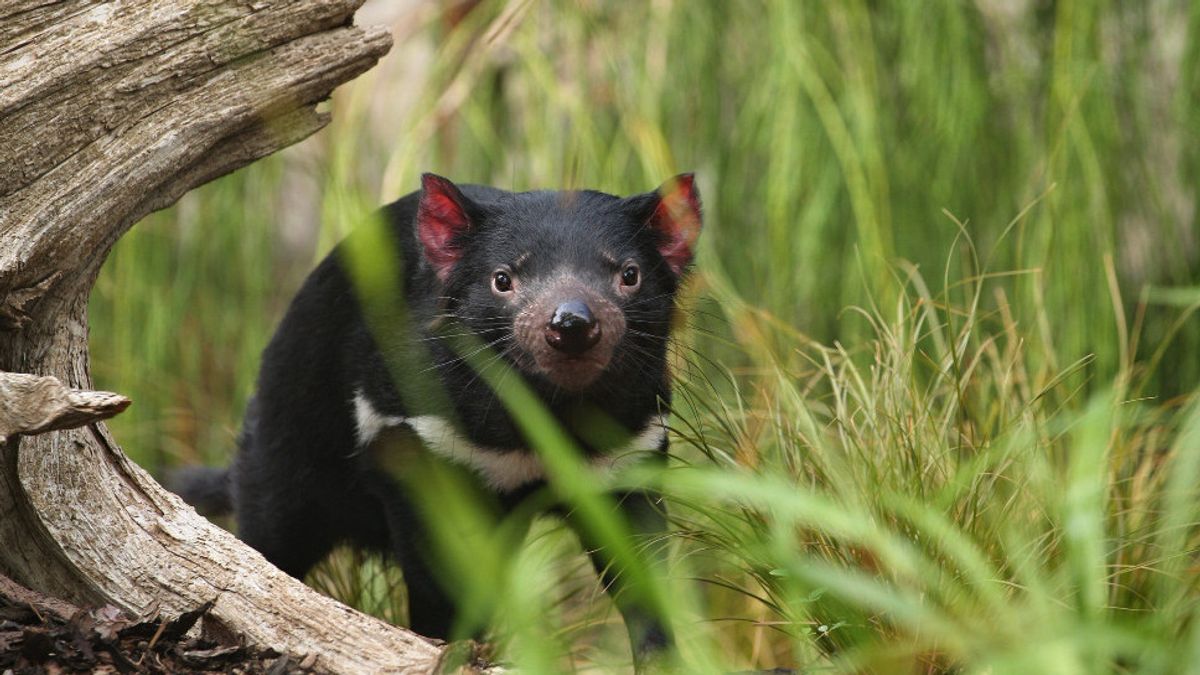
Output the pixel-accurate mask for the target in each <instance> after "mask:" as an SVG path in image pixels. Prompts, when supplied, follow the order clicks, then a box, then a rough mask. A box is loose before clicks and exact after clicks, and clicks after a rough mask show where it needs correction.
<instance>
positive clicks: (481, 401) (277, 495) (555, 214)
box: [181, 177, 699, 653]
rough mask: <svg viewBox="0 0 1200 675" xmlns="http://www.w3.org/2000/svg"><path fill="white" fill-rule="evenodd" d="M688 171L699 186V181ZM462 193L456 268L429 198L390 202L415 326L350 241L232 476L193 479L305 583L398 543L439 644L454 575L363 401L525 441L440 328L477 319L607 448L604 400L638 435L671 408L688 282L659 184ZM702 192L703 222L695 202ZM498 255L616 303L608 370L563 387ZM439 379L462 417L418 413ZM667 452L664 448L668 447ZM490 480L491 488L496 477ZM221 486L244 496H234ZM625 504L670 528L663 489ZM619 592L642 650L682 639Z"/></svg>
mask: <svg viewBox="0 0 1200 675" xmlns="http://www.w3.org/2000/svg"><path fill="white" fill-rule="evenodd" d="M685 178H686V180H687V187H688V188H689V189H691V180H690V177H685ZM429 185H430V184H429V183H427V184H426V190H425V192H426V193H428V192H429V190H430V187H429ZM664 189H667V188H665V187H664ZM461 191H462V192H461V195H462V196H463V197H464V198H465V200H464V201H463V203H462V204H461V206H462V210H463V212H464V213H465V214H466V216H467V217H468V218H469V221H470V227H469V228H468V229H467V230H465V231H463V232H462V233H460V234H459V235H457V236H456V237H455V238H454V247H455V248H454V251H455V252H456V254H457V255H459V256H460V257H459V258H458V259H457V262H455V263H454V265H453V268H452V269H451V270H450V271H449V273H448V275H447V276H446V277H445V278H444V279H443V278H439V276H438V274H437V269H435V265H433V264H431V262H430V260H429V256H428V255H427V253H428V251H427V249H423V248H422V243H421V240H420V238H419V237H418V236H417V228H418V222H417V221H418V210H419V205H420V204H421V203H422V202H421V199H422V193H421V192H417V193H413V194H410V195H408V196H406V197H404V198H402V199H401V200H399V201H397V202H395V203H393V204H391V205H389V206H387V207H385V208H384V209H383V211H382V215H383V217H384V219H385V221H386V223H387V231H388V232H389V235H390V239H391V240H392V242H393V243H394V245H395V246H396V247H397V250H398V251H399V256H398V257H399V258H400V260H401V261H402V265H401V267H402V272H401V273H400V274H398V275H397V278H396V279H395V280H394V281H396V282H397V286H398V287H401V288H403V293H404V298H403V305H402V306H403V307H404V308H405V309H406V311H407V317H408V323H405V324H403V325H402V326H400V327H399V328H398V329H397V328H396V326H395V325H394V324H387V323H386V322H382V323H381V322H380V321H376V320H373V319H374V317H373V316H372V315H371V311H375V310H374V309H373V308H376V307H379V306H381V305H382V306H383V307H384V308H385V311H384V313H385V314H386V313H387V311H386V308H387V307H388V306H389V305H395V306H396V307H400V306H401V305H400V304H399V303H396V302H395V299H386V298H385V299H381V298H378V297H365V296H363V295H362V293H360V292H356V289H355V287H354V285H353V284H352V282H351V274H350V273H349V270H350V266H349V262H348V260H347V255H346V252H347V251H348V250H349V246H350V245H348V244H346V243H343V244H342V245H341V246H339V248H338V249H337V250H335V251H334V253H333V254H331V255H330V256H329V257H327V258H326V259H325V260H324V261H323V262H322V263H321V264H320V265H319V266H318V267H317V268H316V270H314V271H313V272H312V274H311V275H310V276H309V277H308V279H307V280H306V281H305V283H304V285H303V287H302V288H301V289H300V291H299V293H298V294H297V295H296V297H295V299H294V300H293V301H292V304H291V306H290V308H289V309H288V311H287V314H286V315H285V316H284V318H283V321H282V323H281V324H280V326H279V328H278V330H277V332H276V333H275V335H274V337H273V338H272V340H271V342H270V344H269V345H268V347H267V348H266V351H265V352H264V353H263V359H262V370H261V372H260V374H259V379H258V389H257V394H256V396H255V399H254V401H253V402H252V403H251V406H250V409H249V410H248V411H247V415H246V419H245V424H244V429H243V434H242V439H241V449H240V452H239V454H238V455H237V458H236V459H235V461H234V463H233V465H232V467H230V469H229V472H230V473H229V474H228V476H226V475H224V474H221V473H217V472H213V471H208V472H204V473H193V474H191V475H190V479H189V478H186V477H185V480H184V481H183V483H184V485H183V486H182V487H181V494H183V495H184V496H185V498H187V499H189V500H196V501H197V503H200V502H204V503H205V504H206V505H207V506H209V507H213V506H221V505H222V504H221V503H220V502H221V499H222V498H223V497H224V498H228V497H231V498H232V499H231V500H228V501H231V502H232V505H233V507H234V509H235V511H236V515H237V524H238V530H239V535H240V536H241V538H242V539H243V540H245V541H246V542H247V543H249V544H250V545H251V546H253V547H255V548H256V549H258V550H259V551H261V552H262V553H263V554H264V556H266V558H267V559H268V560H270V561H271V562H272V563H274V564H275V565H277V566H279V567H280V568H281V569H283V570H284V571H286V572H288V573H289V574H292V575H294V576H297V577H302V576H303V575H304V574H305V573H306V572H307V571H308V570H309V569H310V568H311V567H312V566H313V565H314V564H315V563H316V562H318V561H319V560H320V559H321V558H322V557H324V556H325V555H326V554H327V553H328V552H329V550H330V549H331V548H332V547H333V546H334V545H335V544H338V543H341V542H349V543H352V544H354V545H357V546H361V547H365V548H369V549H375V550H380V551H387V552H390V553H391V554H393V555H395V556H396V558H397V559H398V561H399V562H400V563H401V565H402V566H403V570H404V575H405V579H406V582H407V585H408V588H409V597H410V606H411V610H410V612H411V619H412V621H411V622H412V627H413V629H414V630H416V631H417V632H419V633H422V634H425V635H429V636H432V637H440V638H449V637H453V636H451V635H450V632H451V629H452V627H453V626H454V620H455V609H454V607H455V606H454V602H453V600H452V597H451V594H448V593H446V592H445V591H444V590H443V589H444V584H445V583H446V581H447V580H446V579H443V578H441V575H439V574H438V573H437V570H436V562H435V560H433V559H432V558H431V557H430V556H428V555H427V552H428V545H427V543H426V537H427V534H426V529H425V527H424V525H423V521H422V517H421V515H420V514H421V513H422V511H420V510H419V509H418V508H416V505H415V504H414V503H413V502H412V501H411V500H410V498H409V495H408V493H407V492H406V490H405V489H404V486H403V477H399V479H397V476H395V475H394V473H393V472H389V471H386V470H383V469H382V468H381V467H380V465H379V463H378V461H377V460H378V456H377V455H376V454H375V453H371V452H365V451H364V449H363V448H360V447H358V444H357V441H356V433H357V430H356V421H355V412H354V399H355V396H356V394H363V395H365V396H366V398H367V399H368V400H369V401H370V402H371V403H372V404H373V406H374V407H375V408H376V409H377V410H378V411H379V412H380V413H381V414H385V415H389V416H394V417H409V416H415V415H419V414H427V413H429V412H451V413H452V414H451V415H450V416H451V417H452V418H453V420H455V423H456V425H457V428H458V429H459V431H460V432H461V433H462V434H463V435H464V436H466V437H467V438H469V439H470V440H471V441H473V442H475V443H477V444H479V445H481V446H486V447H488V448H494V449H513V450H516V449H523V448H526V447H528V445H527V443H526V442H525V440H524V439H523V437H522V435H521V433H520V431H519V430H518V427H517V426H516V424H515V423H514V421H513V420H512V419H511V418H510V417H509V415H508V414H507V413H506V412H505V409H504V405H503V404H502V403H501V402H500V401H499V400H497V398H496V394H495V393H493V391H492V389H491V388H490V387H489V386H488V385H487V384H486V382H485V381H484V379H483V378H481V377H478V374H477V373H476V372H475V371H474V370H473V369H472V368H471V367H469V366H467V365H466V364H465V363H464V362H463V361H462V359H460V358H459V354H457V353H456V352H455V351H454V348H453V347H452V346H451V345H450V344H448V342H449V341H448V340H444V339H440V338H439V335H441V334H445V333H449V334H453V333H456V332H458V333H461V332H463V329H464V328H465V329H466V331H467V332H469V333H471V334H473V335H476V336H478V337H479V338H481V339H482V340H483V341H484V342H488V343H492V342H495V343H496V344H495V349H496V350H497V352H498V353H499V354H500V358H503V359H504V360H505V362H507V363H509V364H512V365H513V366H514V367H516V368H518V369H519V372H520V373H521V375H522V376H524V378H525V380H526V382H527V383H528V384H529V385H531V387H532V388H533V390H534V391H535V392H536V393H537V394H538V395H539V396H540V398H541V399H542V401H543V402H544V403H545V404H546V405H547V406H548V408H549V410H550V411H551V412H553V414H554V415H555V416H556V418H557V419H558V420H559V421H560V422H562V423H563V425H564V428H565V429H566V430H567V431H568V432H569V433H570V434H571V435H572V436H573V437H574V438H575V440H576V441H577V442H578V443H579V444H580V446H581V447H582V448H584V449H585V451H586V452H588V453H589V454H593V455H595V454H600V453H603V452H605V451H606V450H608V449H609V448H608V447H606V445H607V444H606V443H604V442H602V441H598V440H597V439H596V436H595V434H593V433H590V430H589V429H588V428H586V427H587V426H588V424H587V422H586V420H588V419H592V417H591V416H592V415H593V413H594V412H595V411H596V410H600V411H603V413H605V414H606V415H607V417H608V418H609V419H610V420H612V421H615V422H616V423H617V425H619V427H620V428H621V429H623V430H624V431H625V432H627V435H629V436H632V435H633V434H636V433H637V432H638V431H639V430H641V429H643V428H644V427H645V426H646V425H647V424H648V423H649V422H650V421H651V420H652V419H655V418H656V417H657V416H658V415H660V414H661V413H662V412H663V406H664V405H665V404H666V403H667V402H668V401H669V398H670V387H669V378H668V374H667V369H666V342H667V338H668V328H669V325H670V320H671V315H672V311H673V307H674V298H675V293H676V290H677V287H678V284H679V281H680V280H679V278H678V275H677V274H676V272H675V271H673V270H672V268H671V266H669V265H668V264H667V263H666V262H665V261H664V257H663V253H662V252H661V251H662V250H663V247H664V245H665V244H666V243H669V242H668V241H667V240H669V239H670V238H671V236H672V235H673V231H672V229H671V227H670V224H669V223H668V224H667V226H665V227H664V226H662V224H661V223H659V225H658V226H657V227H656V226H655V223H654V219H655V218H656V217H660V218H661V209H659V205H660V203H661V201H662V197H661V195H660V193H657V192H651V193H647V194H644V195H639V196H636V197H631V198H628V199H621V198H618V197H614V196H612V195H608V194H603V193H600V192H593V191H580V192H569V193H568V192H549V191H547V192H525V193H511V192H506V191H503V190H498V189H494V188H490V187H483V186H463V187H462V188H461ZM689 195H690V197H691V199H692V200H693V201H692V203H693V204H694V205H695V206H696V208H697V213H696V215H697V220H696V224H697V227H698V222H699V221H698V199H696V198H695V196H694V193H689ZM656 209H659V210H658V211H656ZM656 213H658V214H659V215H658V216H656ZM351 236H352V237H360V236H365V235H363V234H361V233H356V234H353V235H351ZM687 243H688V244H689V245H690V240H689V241H687ZM351 244H353V242H351ZM689 250H690V249H689ZM689 256H690V253H689ZM518 260H519V261H520V265H517V262H518ZM612 260H616V261H618V262H623V261H626V260H632V261H635V262H636V264H637V266H638V267H639V270H640V287H639V288H638V289H637V291H636V293H634V294H633V295H630V296H628V297H625V296H621V294H620V291H621V290H622V289H621V288H619V286H620V284H619V283H616V286H614V283H615V282H614V279H617V278H619V277H618V276H614V275H619V274H620V273H621V270H620V269H616V270H614V269H613V267H612ZM501 266H512V267H516V270H515V276H516V277H518V278H519V279H520V280H521V281H522V283H524V284H525V287H526V288H529V287H532V285H535V284H536V283H537V282H539V281H543V280H545V279H546V278H548V277H550V276H552V275H562V274H566V275H568V276H570V278H571V279H572V280H573V281H572V283H577V284H581V285H583V287H584V288H585V289H587V290H590V291H591V292H594V293H595V294H596V296H597V297H601V296H602V297H603V298H605V299H606V300H605V302H611V303H612V306H614V307H617V308H619V310H620V312H621V314H622V316H623V320H624V322H625V330H624V333H623V335H622V336H621V337H620V340H619V342H617V343H616V347H615V349H614V350H613V352H612V356H611V360H609V361H608V362H607V365H606V367H605V368H604V370H603V372H601V373H600V374H599V376H598V377H596V379H595V380H594V381H590V383H589V384H588V385H587V386H586V387H583V388H581V389H578V390H576V389H573V388H571V387H564V386H562V385H561V383H557V384H556V382H555V381H554V380H553V379H552V378H548V377H546V376H544V375H543V374H540V373H538V372H536V369H531V368H530V367H529V365H528V358H526V359H525V360H522V357H521V354H520V350H521V349H523V348H527V347H529V344H523V343H520V341H519V340H517V339H516V338H515V337H514V336H513V321H514V316H515V315H516V313H517V312H518V311H519V310H520V309H521V306H519V305H518V306H514V305H513V304H512V303H510V302H506V301H505V300H504V299H503V298H502V297H500V296H498V295H497V293H496V292H494V291H493V287H492V278H493V273H494V271H495V270H496V269H497V268H499V267H501ZM614 289H615V290H614ZM551 300H552V299H551ZM551 300H547V299H546V298H544V297H543V298H541V299H540V300H538V301H539V302H550V301H551ZM364 308H368V309H370V311H368V309H364ZM535 309H536V308H535ZM547 319H548V317H547ZM369 326H370V328H369ZM381 326H383V327H384V330H383V331H381V330H380V327H381ZM439 330H440V331H441V333H439V332H438V331H439ZM422 345H423V346H424V347H426V348H427V349H428V358H429V359H431V360H432V363H433V364H436V365H435V367H434V368H433V369H432V370H431V371H430V372H429V373H428V375H432V374H434V373H436V377H428V376H426V377H424V378H422V377H421V375H420V374H419V373H401V374H400V376H399V377H400V378H401V381H399V382H394V381H393V378H392V377H391V375H390V373H392V372H395V368H396V364H402V365H404V364H409V365H410V366H411V364H413V363H418V362H420V357H421V355H422V350H421V349H418V348H417V347H420V346H422ZM535 347H537V348H538V349H545V348H546V347H545V345H544V344H541V345H535ZM526 356H528V355H526ZM414 359H417V360H414ZM425 380H430V381H432V382H433V383H434V386H438V385H440V388H441V391H443V392H445V398H446V399H447V400H448V401H449V405H450V406H451V407H452V409H453V410H452V411H437V410H433V411H427V410H420V408H421V407H422V405H425V404H426V403H427V402H429V401H436V400H438V396H436V395H431V396H422V395H419V394H417V395H414V394H413V393H412V392H413V391H414V390H415V391H418V392H419V391H420V390H421V389H420V388H421V387H428V386H429V384H428V382H425ZM414 388H415V389H414ZM414 399H415V400H414ZM401 432H403V428H402V429H401ZM665 450H666V447H665V442H664V443H663V444H662V445H661V446H660V447H659V448H658V451H659V452H660V453H665ZM470 475H472V476H474V474H470ZM475 480H476V481H477V482H478V483H479V485H478V487H479V488H480V490H481V491H484V492H486V491H487V490H486V489H484V484H483V482H482V481H479V480H478V479H475ZM223 486H227V487H228V488H229V491H228V492H222V490H221V488H222V487H223ZM538 487H539V485H538V484H537V483H531V484H528V485H523V486H521V488H520V489H516V490H511V491H508V492H503V493H501V494H497V495H493V497H494V498H495V499H494V503H495V504H496V507H497V509H499V510H500V511H507V510H511V509H513V508H516V507H517V506H518V505H519V504H520V503H521V502H522V501H523V500H524V499H525V498H526V497H527V496H528V495H529V494H531V493H532V492H533V491H535V490H537V488H538ZM620 501H621V504H622V509H623V510H624V511H625V512H626V514H627V515H629V516H631V519H632V520H633V526H634V529H635V530H636V531H639V532H643V533H652V532H658V531H661V530H663V529H664V528H665V521H664V516H663V514H662V511H661V509H660V508H658V507H657V506H656V505H655V504H654V503H653V502H654V501H655V500H654V496H653V495H646V494H633V495H625V496H623V497H621V499H620ZM435 517H436V515H435ZM568 522H569V519H568ZM586 543H587V542H586V539H585V544H586ZM589 548H591V547H589ZM595 561H596V563H597V567H598V568H599V569H601V570H602V572H603V573H604V574H605V576H606V579H607V580H609V581H613V579H612V578H609V577H615V576H619V575H616V574H615V572H614V570H611V569H609V567H610V566H609V565H608V564H607V562H608V561H607V560H606V559H605V557H604V555H603V551H599V552H597V554H596V556H595ZM616 581H617V583H618V585H619V579H617V580H616ZM619 602H621V603H622V605H623V606H622V610H623V613H624V614H625V615H626V621H627V624H628V625H629V628H630V632H631V637H632V639H633V640H634V644H635V652H638V653H643V652H646V651H652V650H655V649H658V648H661V647H662V646H664V645H665V644H667V643H668V642H669V635H668V631H667V630H666V629H665V628H663V627H662V625H661V624H660V622H658V621H657V620H655V619H654V618H653V616H652V613H651V612H650V611H649V610H648V609H647V608H645V607H644V606H642V605H641V604H639V601H638V600H637V599H636V598H632V599H624V600H621V599H620V598H619Z"/></svg>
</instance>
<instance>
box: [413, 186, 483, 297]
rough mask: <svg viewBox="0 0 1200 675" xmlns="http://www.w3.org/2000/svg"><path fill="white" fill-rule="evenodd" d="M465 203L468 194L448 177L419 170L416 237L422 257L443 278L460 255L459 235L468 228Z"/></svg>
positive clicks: (469, 224) (448, 273)
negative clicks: (423, 254)
mask: <svg viewBox="0 0 1200 675" xmlns="http://www.w3.org/2000/svg"><path fill="white" fill-rule="evenodd" d="M466 203H467V198H466V197H464V196H463V193H462V192H461V191H459V189H458V186H456V185H455V184H454V183H452V182H450V181H449V180H448V179H446V178H442V177H441V176H438V175H435V174H432V173H426V174H421V201H420V203H418V204H417V237H418V238H419V239H420V240H421V246H422V248H424V250H425V259H426V260H428V261H429V264H431V265H433V269H434V271H435V272H437V275H438V278H439V279H441V280H442V281H445V280H446V278H447V277H449V276H450V270H452V269H454V264H455V263H457V262H458V259H459V258H461V257H462V248H461V246H460V243H461V242H459V241H457V240H458V238H459V237H461V236H462V235H463V234H465V233H466V232H467V230H469V229H470V228H471V221H470V218H468V217H467V211H466V207H465V204H466Z"/></svg>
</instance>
